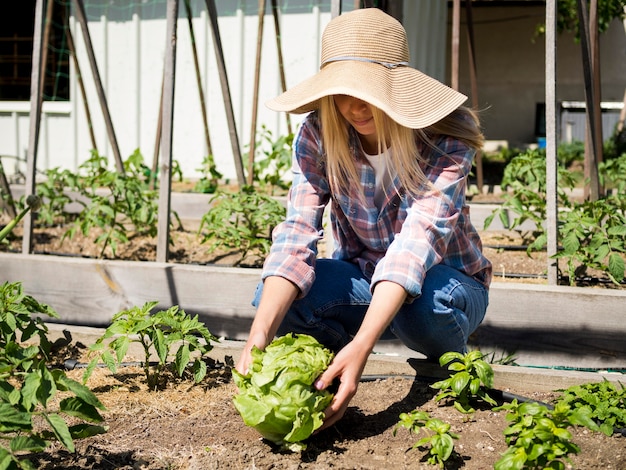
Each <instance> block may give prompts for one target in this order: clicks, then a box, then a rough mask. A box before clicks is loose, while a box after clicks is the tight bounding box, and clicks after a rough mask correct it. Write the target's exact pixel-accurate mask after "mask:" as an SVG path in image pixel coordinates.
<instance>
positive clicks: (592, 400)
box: [559, 380, 626, 436]
mask: <svg viewBox="0 0 626 470" xmlns="http://www.w3.org/2000/svg"><path fill="white" fill-rule="evenodd" d="M559 401H560V402H564V403H567V404H568V405H570V406H572V407H573V408H574V409H577V410H581V411H583V412H585V413H586V414H589V416H591V418H592V419H593V420H594V422H596V423H597V424H598V425H599V428H600V431H602V432H603V433H604V434H606V435H607V436H612V435H613V433H614V432H615V430H616V429H623V428H626V388H625V387H624V385H622V384H620V389H618V387H617V386H616V385H615V384H614V383H612V382H609V381H608V380H604V381H602V382H597V383H588V384H583V385H575V386H572V387H569V388H568V389H566V390H564V391H563V396H562V397H561V398H560V399H559Z"/></svg>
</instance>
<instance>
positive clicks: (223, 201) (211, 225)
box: [198, 187, 286, 265]
mask: <svg viewBox="0 0 626 470" xmlns="http://www.w3.org/2000/svg"><path fill="white" fill-rule="evenodd" d="M210 203H211V204H212V207H211V208H210V209H209V211H208V212H206V213H205V214H204V215H203V216H202V219H201V221H200V227H199V229H198V233H200V234H201V236H202V243H207V242H208V243H210V247H209V251H214V250H216V249H218V248H221V249H227V250H237V251H238V252H239V253H240V257H239V260H238V261H237V262H235V264H236V265H239V264H241V262H242V261H244V260H245V259H246V257H247V256H248V255H249V254H250V253H252V252H256V253H257V254H258V255H259V257H261V258H263V259H264V258H265V257H266V256H267V254H268V253H269V250H270V246H271V234H272V229H273V228H274V227H275V226H276V225H277V224H278V223H280V222H281V221H282V220H283V219H284V218H285V214H286V210H285V208H284V206H283V205H282V204H281V203H280V202H279V201H277V200H276V199H274V198H272V197H270V196H266V195H264V194H259V193H258V192H257V191H255V190H254V188H252V187H244V188H242V190H241V191H240V192H237V193H230V192H225V191H218V192H217V193H216V194H215V196H213V198H212V199H211V201H210Z"/></svg>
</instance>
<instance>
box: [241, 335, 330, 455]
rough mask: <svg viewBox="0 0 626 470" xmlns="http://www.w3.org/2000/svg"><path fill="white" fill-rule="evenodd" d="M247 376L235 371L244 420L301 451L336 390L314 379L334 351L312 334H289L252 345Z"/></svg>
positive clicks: (262, 433)
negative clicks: (322, 386)
mask: <svg viewBox="0 0 626 470" xmlns="http://www.w3.org/2000/svg"><path fill="white" fill-rule="evenodd" d="M251 354H252V364H250V369H249V371H248V372H247V373H246V374H241V373H239V372H238V371H237V370H236V369H233V370H232V374H233V380H234V382H235V385H237V388H238V389H239V392H238V394H237V395H235V397H234V398H233V403H234V405H235V408H237V411H238V412H239V413H240V414H241V416H242V418H243V421H244V423H245V424H246V425H247V426H251V427H253V428H254V429H256V430H257V431H258V432H259V433H260V434H261V435H262V436H263V437H264V438H266V439H268V440H269V441H271V442H274V443H275V444H278V445H280V446H281V447H283V448H285V449H287V450H292V451H300V450H303V449H305V448H306V444H304V443H303V442H302V441H304V440H305V439H307V438H308V437H309V436H310V435H311V434H312V433H313V431H315V430H316V429H318V428H319V427H320V426H321V425H322V422H323V420H324V410H325V409H326V407H327V406H328V405H329V404H330V402H331V400H332V398H333V394H332V393H331V392H329V391H328V390H317V389H316V388H315V387H314V386H313V382H314V381H315V380H316V379H317V378H318V377H319V375H320V374H321V373H322V372H324V370H326V368H327V367H328V365H329V364H330V362H331V360H332V358H333V354H332V352H330V351H329V350H328V349H326V348H325V347H324V346H323V345H322V344H320V343H319V342H318V341H317V340H316V339H315V338H313V337H312V336H308V335H294V334H291V333H289V334H287V335H285V336H281V337H280V338H276V339H275V340H273V341H272V342H271V343H270V344H269V345H268V346H267V347H266V348H265V350H264V351H261V350H260V349H259V348H256V347H253V348H252V351H251Z"/></svg>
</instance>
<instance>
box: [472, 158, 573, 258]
mask: <svg viewBox="0 0 626 470" xmlns="http://www.w3.org/2000/svg"><path fill="white" fill-rule="evenodd" d="M558 179H559V189H558V199H559V203H560V204H561V206H563V207H568V206H569V205H570V203H569V198H568V197H567V194H566V192H565V191H564V189H563V188H570V189H571V188H574V187H575V185H576V180H575V178H574V176H573V174H572V173H570V172H569V171H567V170H565V169H563V168H561V167H559V169H558ZM501 186H502V189H508V192H507V193H506V194H505V195H504V203H503V204H502V205H501V206H500V207H498V208H497V209H496V210H494V211H493V212H492V214H491V215H489V216H488V217H487V218H486V219H485V223H484V228H485V229H487V228H489V226H490V225H491V224H492V222H493V219H494V218H495V217H496V216H498V217H499V219H500V222H501V223H502V225H503V226H504V227H505V228H506V229H508V230H515V231H517V232H518V233H519V234H520V236H521V237H522V239H523V240H524V242H525V243H527V244H528V245H529V251H531V250H532V249H541V248H542V247H543V246H545V240H544V237H545V228H544V226H543V224H544V222H545V220H546V197H547V196H546V161H545V153H544V152H540V151H538V150H528V151H527V152H525V153H523V154H520V155H517V156H516V157H514V158H513V159H511V161H510V162H509V164H508V165H507V166H506V167H505V169H504V176H503V178H502V183H501ZM510 213H513V214H515V217H514V218H513V220H511V218H510V215H509V214H510ZM526 221H530V222H532V223H533V224H534V229H533V230H530V231H525V230H523V229H522V228H521V227H522V225H523V224H524V223H525V222H526ZM537 240H538V241H537Z"/></svg>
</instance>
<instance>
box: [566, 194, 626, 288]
mask: <svg viewBox="0 0 626 470" xmlns="http://www.w3.org/2000/svg"><path fill="white" fill-rule="evenodd" d="M612 201H613V199H612V198H607V199H601V200H598V201H585V202H582V203H580V204H576V205H574V207H572V208H571V210H569V211H566V212H563V213H562V214H561V217H562V218H563V220H562V221H561V223H560V226H559V234H560V237H561V245H562V249H561V250H560V251H559V252H558V253H557V254H556V255H554V258H556V259H565V260H567V270H568V273H569V282H570V284H571V285H574V284H575V282H576V277H577V276H580V275H582V274H583V273H584V272H586V270H587V269H588V268H594V269H598V270H601V271H603V272H605V273H606V274H607V275H608V276H609V278H610V279H611V280H612V281H613V282H614V283H616V284H619V283H620V282H621V281H622V280H623V279H624V270H625V266H624V258H623V257H622V256H623V255H624V254H626V214H625V213H624V211H623V210H620V208H618V207H613V205H612Z"/></svg>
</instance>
